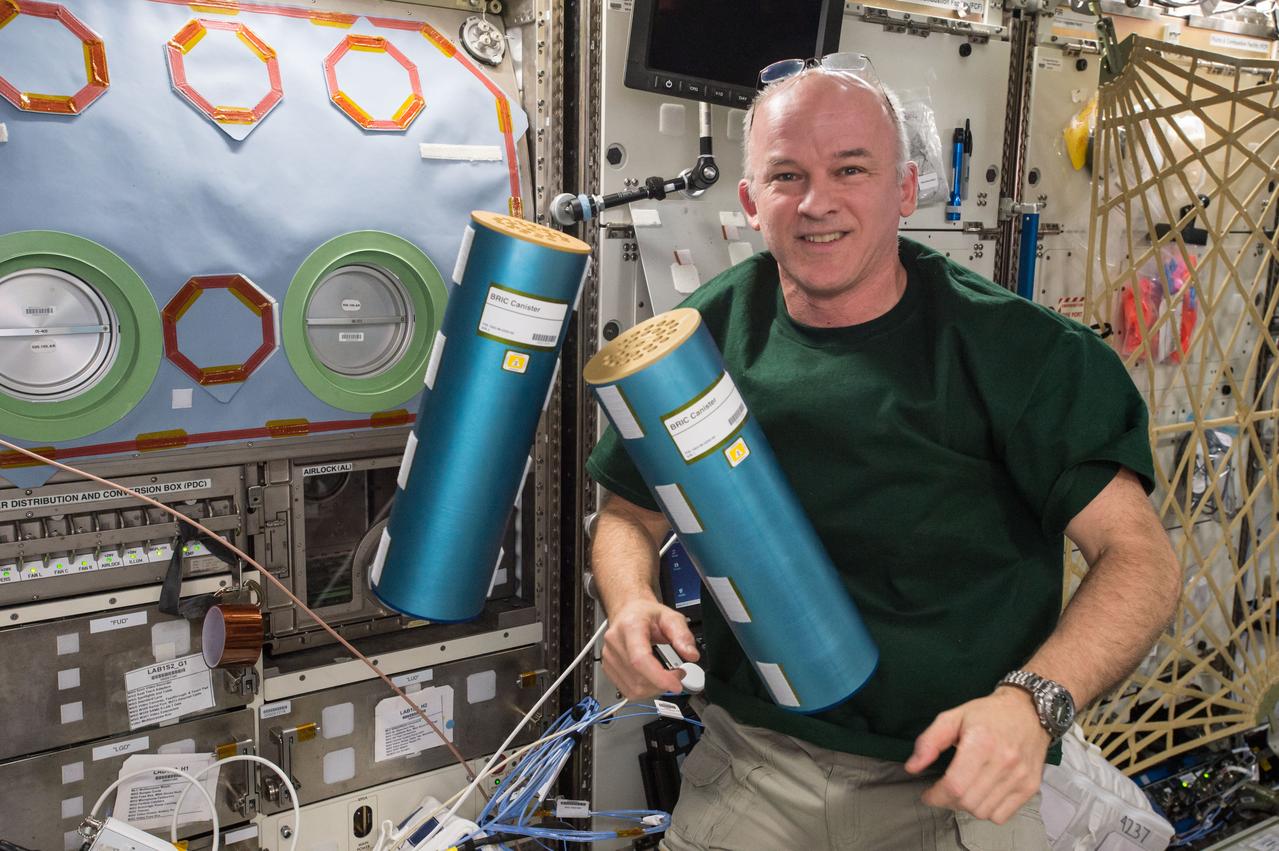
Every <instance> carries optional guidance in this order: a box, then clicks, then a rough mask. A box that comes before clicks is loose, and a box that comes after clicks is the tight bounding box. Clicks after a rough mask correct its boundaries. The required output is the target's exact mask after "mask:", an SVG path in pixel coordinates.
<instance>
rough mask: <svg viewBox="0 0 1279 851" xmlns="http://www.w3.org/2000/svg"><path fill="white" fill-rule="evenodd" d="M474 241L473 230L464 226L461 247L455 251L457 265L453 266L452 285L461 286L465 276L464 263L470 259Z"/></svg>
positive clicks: (468, 226)
mask: <svg viewBox="0 0 1279 851" xmlns="http://www.w3.org/2000/svg"><path fill="white" fill-rule="evenodd" d="M474 241H475V228H473V227H471V226H470V225H467V226H466V232H465V233H464V234H462V247H461V248H459V249H458V250H457V263H455V264H454V266H453V283H455V284H457V285H458V286H459V287H460V286H462V278H463V276H465V275H466V261H467V260H469V259H470V257H471V243H472V242H474Z"/></svg>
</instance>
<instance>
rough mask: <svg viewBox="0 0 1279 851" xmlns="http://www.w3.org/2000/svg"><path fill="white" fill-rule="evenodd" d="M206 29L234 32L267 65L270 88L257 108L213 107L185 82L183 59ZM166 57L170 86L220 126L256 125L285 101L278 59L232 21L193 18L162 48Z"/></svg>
mask: <svg viewBox="0 0 1279 851" xmlns="http://www.w3.org/2000/svg"><path fill="white" fill-rule="evenodd" d="M209 30H223V31H226V32H233V33H235V34H236V37H237V38H239V39H240V41H242V42H244V44H245V45H247V46H248V48H249V50H251V51H253V54H254V55H255V56H257V57H258V58H259V59H261V60H262V61H263V62H265V63H266V74H267V81H268V82H269V83H270V86H271V88H270V89H269V90H268V91H267V93H266V95H264V96H263V98H262V99H261V100H260V101H258V104H257V106H254V107H251V108H250V107H247V106H214V105H213V104H212V103H210V102H209V100H208V98H206V97H204V95H202V94H200V93H199V92H198V91H196V88H195V86H193V85H192V84H191V83H190V82H189V81H188V80H187V71H186V60H185V59H184V57H185V56H186V54H188V53H190V52H191V51H192V50H194V49H195V46H196V45H197V44H199V42H200V40H201V39H203V38H204V36H205V35H206V34H207V33H208V31H209ZM165 50H166V52H167V53H168V55H169V74H170V75H171V76H172V78H173V87H174V88H175V89H177V90H178V91H179V92H181V93H182V95H183V96H184V97H185V98H186V99H187V100H188V101H190V102H191V105H192V106H194V107H195V108H196V109H198V110H199V111H200V112H202V113H204V114H205V115H206V116H207V117H208V118H211V119H212V120H214V121H216V122H218V123H219V124H256V123H257V122H259V121H261V120H262V119H263V118H264V117H266V114H267V113H268V112H270V111H271V110H272V109H274V108H275V106H276V104H278V103H279V102H280V101H281V100H283V99H284V85H283V83H281V81H280V60H279V58H278V57H277V56H276V52H275V49H274V48H273V47H271V45H269V44H267V43H266V42H265V41H263V40H262V39H261V38H259V37H258V34H257V33H255V32H254V31H253V30H251V29H249V27H248V26H247V25H246V24H241V23H237V22H234V21H210V20H206V19H204V18H192V19H191V20H190V21H189V22H188V23H187V25H186V26H184V27H183V28H182V29H180V30H178V32H177V33H176V34H175V35H174V36H173V38H171V39H169V43H168V44H166V45H165Z"/></svg>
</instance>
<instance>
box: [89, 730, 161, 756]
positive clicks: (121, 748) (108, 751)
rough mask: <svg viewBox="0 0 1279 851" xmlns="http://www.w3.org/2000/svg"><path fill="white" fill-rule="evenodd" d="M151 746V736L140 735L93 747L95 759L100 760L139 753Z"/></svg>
mask: <svg viewBox="0 0 1279 851" xmlns="http://www.w3.org/2000/svg"><path fill="white" fill-rule="evenodd" d="M149 747H151V737H150V736H138V738H136V739H129V741H127V742H114V743H112V744H109V745H99V746H98V747H96V748H94V749H93V761H94V762H100V761H102V760H104V759H110V758H111V757H113V756H124V755H125V754H130V753H137V752H138V751H144V750H146V749H147V748H149Z"/></svg>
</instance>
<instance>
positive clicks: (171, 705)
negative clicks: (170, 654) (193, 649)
mask: <svg viewBox="0 0 1279 851" xmlns="http://www.w3.org/2000/svg"><path fill="white" fill-rule="evenodd" d="M124 686H125V699H126V701H127V703H128V706H129V729H130V730H136V729H137V728H138V727H145V726H146V725H148V724H158V723H160V722H162V721H172V720H174V719H177V718H181V717H182V716H183V715H189V714H191V713H192V712H201V711H203V710H205V709H212V708H213V704H214V700H213V677H212V676H211V675H210V672H209V666H208V665H206V664H205V663H204V656H203V655H202V654H200V653H193V654H191V655H190V656H183V657H182V658H180V659H174V660H172V661H170V662H161V663H159V664H158V665H148V666H147V667H145V668H137V669H135V670H132V671H129V672H128V673H126V674H125V675H124Z"/></svg>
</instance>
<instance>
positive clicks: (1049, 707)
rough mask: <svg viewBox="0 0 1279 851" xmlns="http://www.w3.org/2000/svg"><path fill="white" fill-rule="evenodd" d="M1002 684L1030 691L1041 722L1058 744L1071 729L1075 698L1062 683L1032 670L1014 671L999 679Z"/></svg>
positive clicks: (1073, 719)
mask: <svg viewBox="0 0 1279 851" xmlns="http://www.w3.org/2000/svg"><path fill="white" fill-rule="evenodd" d="M999 684H1000V685H1001V686H1005V685H1007V686H1016V687H1017V688H1019V689H1024V690H1025V691H1028V692H1030V697H1031V699H1032V700H1033V701H1035V711H1036V712H1038V713H1039V723H1040V724H1042V725H1043V728H1044V729H1045V730H1047V731H1048V735H1050V736H1052V739H1053V743H1054V744H1056V743H1057V742H1058V741H1060V740H1061V737H1062V736H1064V735H1066V733H1067V732H1069V730H1070V725H1071V724H1073V723H1074V721H1075V699H1074V698H1073V697H1071V696H1070V692H1069V691H1068V690H1067V689H1066V687H1065V686H1063V685H1062V684H1061V683H1055V682H1053V681H1052V680H1050V679H1048V678H1046V677H1041V676H1039V675H1038V674H1032V673H1031V672H1030V671H1013V672H1012V673H1010V674H1007V675H1005V676H1004V678H1003V679H1002V680H1000V681H999Z"/></svg>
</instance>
